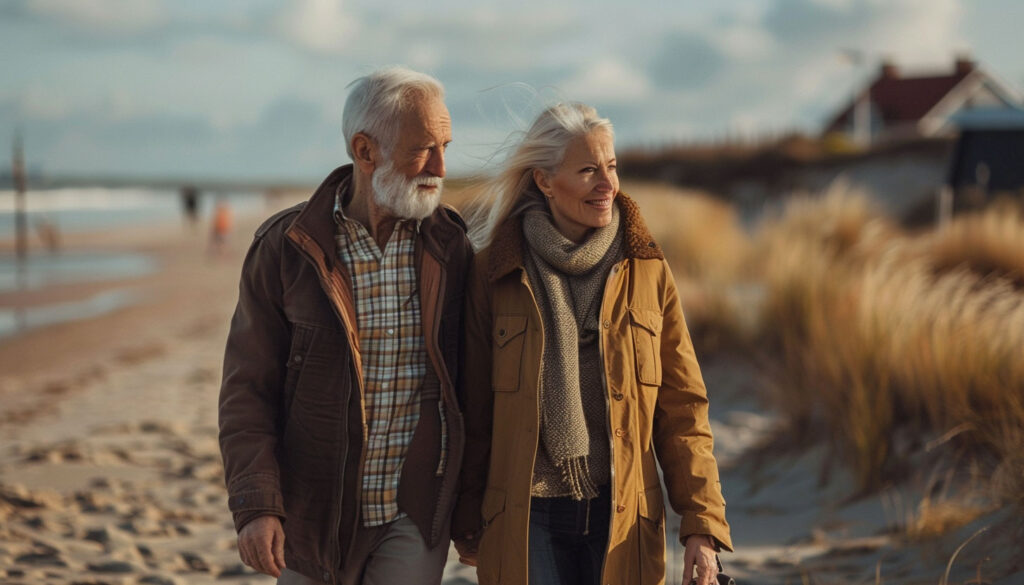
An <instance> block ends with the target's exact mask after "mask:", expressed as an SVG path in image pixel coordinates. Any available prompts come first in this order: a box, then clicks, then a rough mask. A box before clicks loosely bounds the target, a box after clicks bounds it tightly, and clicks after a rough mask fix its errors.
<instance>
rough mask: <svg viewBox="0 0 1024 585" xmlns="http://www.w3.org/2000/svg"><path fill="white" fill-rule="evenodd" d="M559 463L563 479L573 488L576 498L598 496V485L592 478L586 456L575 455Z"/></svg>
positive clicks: (590, 498)
mask: <svg viewBox="0 0 1024 585" xmlns="http://www.w3.org/2000/svg"><path fill="white" fill-rule="evenodd" d="M559 463H560V465H559V467H561V469H562V479H564V480H565V483H566V484H568V486H569V489H571V490H572V498H573V499H574V500H592V499H594V498H596V497H597V495H598V494H597V486H595V485H594V483H593V482H592V481H591V480H590V469H589V468H588V467H587V458H586V457H573V458H572V459H566V460H564V461H561V462H559Z"/></svg>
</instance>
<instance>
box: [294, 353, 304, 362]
mask: <svg viewBox="0 0 1024 585" xmlns="http://www.w3.org/2000/svg"><path fill="white" fill-rule="evenodd" d="M292 361H293V362H295V363H297V364H301V363H302V354H299V353H297V354H295V356H294V357H292Z"/></svg>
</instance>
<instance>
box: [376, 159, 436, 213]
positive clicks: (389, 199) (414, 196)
mask: <svg viewBox="0 0 1024 585" xmlns="http://www.w3.org/2000/svg"><path fill="white" fill-rule="evenodd" d="M442 183H443V180H442V179H441V177H435V176H433V175H428V174H421V175H419V176H417V177H414V178H412V179H407V178H405V176H404V175H402V173H399V172H397V171H395V165H394V163H393V162H392V161H390V160H389V161H388V162H387V164H385V165H384V166H382V167H380V168H378V169H377V170H375V171H374V173H373V176H372V186H373V200H374V201H376V202H377V205H380V206H381V207H383V208H385V209H387V210H388V211H390V212H391V213H393V214H394V215H395V217H400V218H402V219H423V218H425V217H427V216H428V215H430V214H431V213H433V212H434V210H435V209H437V205H438V203H440V202H441V187H442ZM420 185H432V186H434V187H435V189H431V190H429V191H424V192H422V193H421V192H420V190H419V188H418V187H419V186H420Z"/></svg>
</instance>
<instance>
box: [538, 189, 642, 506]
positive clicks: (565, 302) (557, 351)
mask: <svg viewBox="0 0 1024 585" xmlns="http://www.w3.org/2000/svg"><path fill="white" fill-rule="evenodd" d="M523 235H524V236H525V239H526V251H527V253H526V254H525V258H524V259H525V264H526V273H527V276H528V277H529V280H530V283H531V285H532V286H533V290H534V294H535V296H536V298H537V304H538V305H539V307H540V312H541V317H542V319H543V322H544V355H543V360H542V361H541V386H540V414H541V440H542V442H543V445H544V447H545V448H546V450H547V453H548V455H549V456H550V458H551V460H552V461H553V462H554V464H555V466H556V467H557V468H558V469H559V470H560V471H561V473H562V478H563V480H564V481H565V483H566V484H567V486H568V488H569V489H570V491H571V493H572V496H573V498H575V499H577V500H582V499H591V498H594V497H597V488H596V486H595V485H594V483H593V481H592V479H591V474H590V470H589V469H588V466H587V455H588V454H589V452H590V435H589V433H588V432H587V422H586V418H585V415H584V405H583V400H584V398H583V394H582V392H581V390H580V371H579V361H580V360H579V346H580V345H585V344H586V343H587V342H593V341H594V338H595V337H596V336H597V335H598V322H597V321H598V310H599V308H600V302H601V301H600V299H601V295H602V293H603V291H604V285H605V279H606V278H607V276H608V272H609V271H610V270H611V267H612V265H613V264H614V263H615V262H616V260H618V259H619V257H620V256H621V254H622V237H621V236H620V235H619V209H618V206H615V205H613V206H612V221H611V223H610V224H608V225H607V226H605V227H602V228H597V229H595V230H594V231H593V232H592V233H591V234H590V236H589V237H588V238H587V239H586V240H585V241H584V242H582V243H581V244H576V243H574V242H572V241H571V240H569V239H568V238H566V237H565V236H563V235H562V234H561V232H559V231H558V228H556V227H555V224H554V220H553V218H552V217H551V213H550V212H549V211H548V209H547V206H546V205H544V204H543V202H541V201H538V202H537V203H536V204H533V205H530V206H528V207H526V209H525V210H524V212H523ZM597 380H598V383H600V382H599V380H600V378H597ZM597 395H598V397H600V399H602V400H603V399H604V397H603V394H601V393H597Z"/></svg>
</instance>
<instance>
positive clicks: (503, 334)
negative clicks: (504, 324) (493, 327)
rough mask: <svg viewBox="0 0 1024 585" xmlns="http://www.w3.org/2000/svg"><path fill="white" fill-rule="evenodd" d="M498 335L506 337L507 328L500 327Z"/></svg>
mask: <svg viewBox="0 0 1024 585" xmlns="http://www.w3.org/2000/svg"><path fill="white" fill-rule="evenodd" d="M498 337H505V330H504V329H499V330H498Z"/></svg>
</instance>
